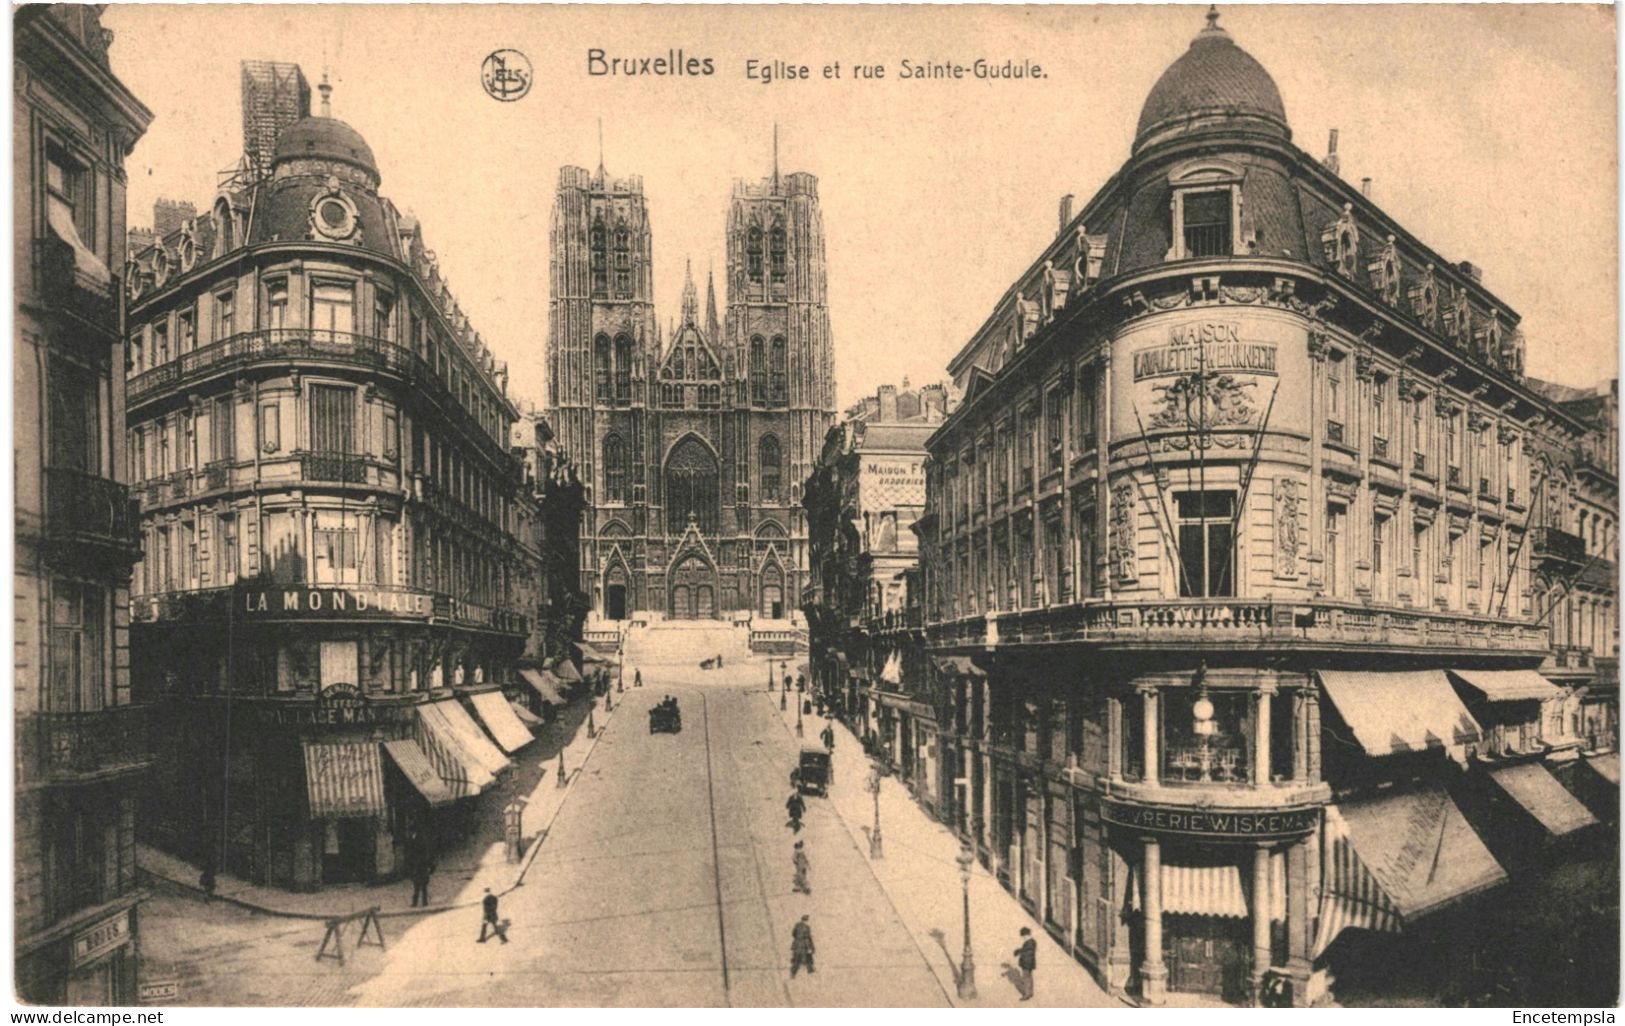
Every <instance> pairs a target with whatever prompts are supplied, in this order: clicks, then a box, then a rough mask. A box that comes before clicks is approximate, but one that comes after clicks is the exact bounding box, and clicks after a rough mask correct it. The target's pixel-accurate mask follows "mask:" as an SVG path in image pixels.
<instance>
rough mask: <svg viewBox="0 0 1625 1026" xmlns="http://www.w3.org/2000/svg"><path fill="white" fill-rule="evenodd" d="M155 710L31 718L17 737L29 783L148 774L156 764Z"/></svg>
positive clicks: (125, 707)
mask: <svg viewBox="0 0 1625 1026" xmlns="http://www.w3.org/2000/svg"><path fill="white" fill-rule="evenodd" d="M150 723H151V707H150V706H146V705H120V706H111V707H109V708H105V709H93V710H86V711H83V712H42V713H35V714H33V715H31V716H29V717H27V718H26V719H25V720H24V722H23V724H22V729H21V732H20V736H19V739H18V741H19V752H18V758H19V770H20V774H21V779H22V780H23V781H25V782H37V783H56V784H65V783H78V782H91V781H95V780H101V779H105V778H107V777H110V776H113V775H116V774H119V773H124V772H135V771H139V770H142V769H145V768H146V767H147V766H149V765H150V764H151V763H152V761H153V753H152V745H151V743H150V740H149V734H148V730H149V726H150Z"/></svg>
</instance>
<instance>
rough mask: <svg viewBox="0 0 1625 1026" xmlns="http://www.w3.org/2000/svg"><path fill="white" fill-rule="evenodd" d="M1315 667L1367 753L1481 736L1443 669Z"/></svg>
mask: <svg viewBox="0 0 1625 1026" xmlns="http://www.w3.org/2000/svg"><path fill="white" fill-rule="evenodd" d="M1318 673H1319V674H1320V682H1321V684H1323V685H1324V686H1325V688H1326V693H1327V694H1328V695H1329V696H1331V700H1332V704H1333V705H1335V706H1337V711H1338V712H1339V713H1340V714H1342V717H1343V719H1344V720H1345V721H1346V722H1347V723H1348V725H1349V727H1350V728H1351V729H1352V730H1353V731H1354V736H1355V738H1356V739H1357V740H1359V742H1360V744H1361V746H1362V747H1364V748H1365V750H1366V754H1368V755H1373V756H1382V755H1392V754H1394V753H1395V752H1415V751H1421V750H1423V749H1426V748H1434V747H1442V746H1448V745H1465V744H1469V743H1471V742H1474V741H1477V740H1478V739H1479V736H1480V732H1479V728H1478V722H1477V721H1476V720H1474V719H1473V717H1472V714H1471V713H1469V712H1468V711H1467V707H1466V706H1464V705H1462V704H1461V699H1459V698H1457V697H1456V692H1455V691H1454V690H1453V689H1452V688H1451V687H1450V682H1449V681H1448V680H1446V679H1445V675H1444V671H1443V670H1403V671H1394V672H1388V673H1376V672H1366V671H1355V670H1320V671H1318Z"/></svg>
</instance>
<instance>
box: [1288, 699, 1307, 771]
mask: <svg viewBox="0 0 1625 1026" xmlns="http://www.w3.org/2000/svg"><path fill="white" fill-rule="evenodd" d="M1308 710H1309V699H1308V691H1307V689H1305V688H1299V689H1297V690H1296V691H1294V692H1292V780H1293V782H1294V783H1300V784H1301V783H1303V782H1304V781H1305V780H1308V779H1309V743H1308V736H1309V735H1308V722H1309V715H1308Z"/></svg>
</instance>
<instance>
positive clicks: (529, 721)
mask: <svg viewBox="0 0 1625 1026" xmlns="http://www.w3.org/2000/svg"><path fill="white" fill-rule="evenodd" d="M508 706H509V707H510V708H512V709H513V714H514V715H515V716H517V717H519V722H520V723H523V724H524V725H525V726H527V727H540V726H542V718H541V717H540V716H537V715H536V714H535V713H533V712H531V711H530V710H529V709H526V708H525V707H524V706H522V705H520V704H519V703H518V702H516V701H514V700H512V699H509V700H508Z"/></svg>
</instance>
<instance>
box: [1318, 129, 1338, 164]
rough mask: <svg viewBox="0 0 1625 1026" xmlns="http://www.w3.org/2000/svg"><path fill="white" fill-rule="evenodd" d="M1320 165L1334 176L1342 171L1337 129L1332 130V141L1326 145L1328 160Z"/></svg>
mask: <svg viewBox="0 0 1625 1026" xmlns="http://www.w3.org/2000/svg"><path fill="white" fill-rule="evenodd" d="M1320 163H1321V165H1322V166H1324V167H1325V168H1326V170H1328V171H1330V172H1331V173H1332V174H1334V175H1335V174H1337V173H1338V172H1339V171H1340V170H1341V164H1340V162H1339V161H1338V159H1337V129H1335V128H1334V129H1332V137H1331V139H1329V140H1328V141H1327V143H1326V158H1325V159H1324V160H1322V161H1321V162H1320Z"/></svg>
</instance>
